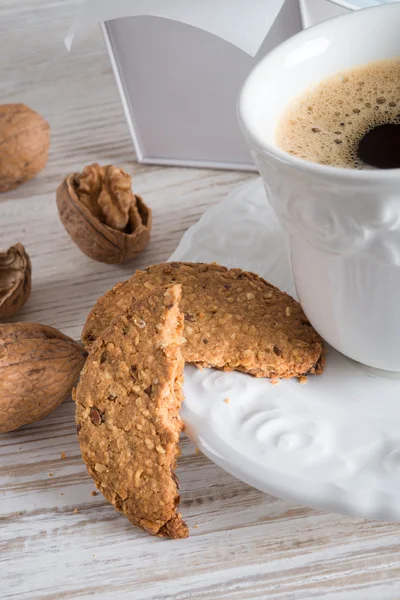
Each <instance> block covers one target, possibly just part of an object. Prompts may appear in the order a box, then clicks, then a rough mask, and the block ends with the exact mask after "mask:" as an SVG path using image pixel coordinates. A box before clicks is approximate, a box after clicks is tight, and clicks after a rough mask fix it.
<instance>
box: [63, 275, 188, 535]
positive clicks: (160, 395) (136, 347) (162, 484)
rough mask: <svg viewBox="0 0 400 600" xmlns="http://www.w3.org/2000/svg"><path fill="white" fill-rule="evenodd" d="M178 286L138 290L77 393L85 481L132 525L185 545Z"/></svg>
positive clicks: (105, 335)
mask: <svg viewBox="0 0 400 600" xmlns="http://www.w3.org/2000/svg"><path fill="white" fill-rule="evenodd" d="M180 297H181V286H180V285H177V284H176V285H172V287H168V286H167V287H165V286H163V285H162V284H160V285H154V286H152V287H151V288H147V287H144V286H142V288H141V293H140V294H136V296H135V298H132V297H130V298H129V302H128V298H127V303H126V308H127V309H128V308H129V312H128V313H127V314H121V313H122V311H120V316H119V317H118V318H117V319H116V320H115V321H113V323H112V325H111V326H110V327H109V328H106V329H105V330H103V331H102V332H101V333H100V334H99V336H98V339H97V341H96V343H95V344H93V347H92V349H91V352H90V354H89V358H88V360H87V362H86V365H85V367H84V369H83V371H82V375H81V380H80V382H79V384H78V387H77V389H76V395H75V399H76V424H77V431H78V436H79V443H80V447H81V452H82V456H83V459H84V461H85V463H86V466H87V469H88V472H89V474H90V475H91V476H92V477H93V479H94V480H95V482H96V484H97V486H98V487H99V489H100V490H101V491H102V493H103V494H104V496H105V497H106V499H107V500H108V501H109V502H111V503H112V504H113V505H114V506H115V507H116V508H117V509H118V510H121V511H122V512H123V513H124V514H125V515H126V516H127V517H128V519H129V520H130V521H131V522H132V523H133V524H134V525H138V526H139V527H142V528H143V529H145V530H146V531H147V532H148V533H151V534H153V535H159V536H162V537H171V538H183V537H187V535H188V528H187V526H186V524H185V523H184V522H183V521H182V519H181V517H180V515H179V514H177V512H176V507H177V505H178V503H179V494H178V480H177V478H176V476H175V474H174V469H175V463H176V458H177V456H178V454H179V448H178V442H179V434H180V431H181V429H182V421H181V419H180V416H179V408H180V405H181V401H182V391H181V388H182V381H183V366H184V362H183V358H182V355H181V351H180V345H181V342H182V332H183V314H182V313H181V312H180V310H179V301H180Z"/></svg>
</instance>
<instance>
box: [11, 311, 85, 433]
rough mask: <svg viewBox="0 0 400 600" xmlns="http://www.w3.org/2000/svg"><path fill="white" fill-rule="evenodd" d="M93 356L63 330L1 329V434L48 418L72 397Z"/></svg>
mask: <svg viewBox="0 0 400 600" xmlns="http://www.w3.org/2000/svg"><path fill="white" fill-rule="evenodd" d="M86 356H87V353H86V351H85V350H84V349H83V348H82V346H81V345H80V344H78V343H77V342H74V340H72V339H71V338H69V337H67V336H66V335H64V334H63V333H61V332H60V331H57V329H53V327H48V326H46V325H39V324H37V323H7V324H2V325H0V433H6V432H8V431H13V430H14V429H18V427H22V425H27V424H28V423H33V422H34V421H38V420H39V419H42V418H43V417H45V416H46V415H48V414H49V413H50V412H51V411H52V410H54V409H55V408H56V406H58V405H59V404H60V403H61V402H62V401H63V400H64V399H65V398H66V397H67V396H68V395H69V394H70V393H71V390H72V387H73V386H74V384H75V383H76V381H77V379H78V377H79V373H80V371H81V369H82V367H83V365H84V363H85V360H86Z"/></svg>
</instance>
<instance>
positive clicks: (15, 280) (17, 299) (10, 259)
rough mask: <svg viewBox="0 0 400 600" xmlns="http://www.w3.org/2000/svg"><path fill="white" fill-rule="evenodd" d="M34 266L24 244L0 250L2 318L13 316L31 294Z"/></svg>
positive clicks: (0, 304) (0, 311) (0, 315)
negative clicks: (5, 250)
mask: <svg viewBox="0 0 400 600" xmlns="http://www.w3.org/2000/svg"><path fill="white" fill-rule="evenodd" d="M31 274H32V267H31V261H30V259H29V256H28V254H27V252H26V250H25V248H24V247H23V245H22V244H19V243H18V244H15V245H14V246H11V248H9V249H8V250H7V252H0V319H5V318H7V317H12V316H13V315H15V314H16V313H17V312H18V311H19V309H20V308H21V307H22V306H23V305H24V304H25V302H26V301H27V300H28V298H29V296H30V294H31Z"/></svg>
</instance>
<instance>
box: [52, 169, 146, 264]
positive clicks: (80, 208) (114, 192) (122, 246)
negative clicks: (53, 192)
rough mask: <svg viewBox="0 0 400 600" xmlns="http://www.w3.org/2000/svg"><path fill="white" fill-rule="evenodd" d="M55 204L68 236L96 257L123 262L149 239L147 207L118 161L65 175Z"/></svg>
mask: <svg viewBox="0 0 400 600" xmlns="http://www.w3.org/2000/svg"><path fill="white" fill-rule="evenodd" d="M57 206H58V212H59V215H60V219H61V221H62V223H63V224H64V227H65V229H66V230H67V232H68V233H69V235H70V236H71V238H72V239H73V240H74V242H75V243H76V244H77V246H78V247H79V248H80V249H81V250H82V252H84V253H85V254H86V255H87V256H89V257H90V258H93V259H94V260H99V261H101V262H105V263H110V264H112V263H115V264H118V263H123V262H126V261H128V260H130V259H132V258H133V257H134V256H136V254H138V253H139V252H141V251H142V250H144V248H145V247H146V246H147V244H148V242H149V239H150V230H151V225H152V215H151V210H150V209H149V208H148V207H147V206H146V204H145V203H144V202H143V200H142V198H141V197H140V196H136V195H135V194H134V193H133V192H132V189H131V177H130V175H128V173H126V172H125V171H123V170H122V169H119V168H118V167H115V166H112V165H108V166H105V167H100V165H98V164H93V165H88V166H86V167H85V168H84V169H83V171H82V173H73V174H71V175H69V176H68V177H66V178H65V179H64V181H63V182H62V184H61V185H60V187H59V188H58V190H57Z"/></svg>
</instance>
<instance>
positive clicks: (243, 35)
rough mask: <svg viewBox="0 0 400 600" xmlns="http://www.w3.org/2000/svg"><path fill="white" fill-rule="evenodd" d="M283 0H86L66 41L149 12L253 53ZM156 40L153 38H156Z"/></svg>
mask: <svg viewBox="0 0 400 600" xmlns="http://www.w3.org/2000/svg"><path fill="white" fill-rule="evenodd" d="M284 2H285V0H86V1H85V2H84V4H83V6H82V7H81V11H80V12H79V14H78V15H77V17H76V19H75V21H74V23H73V25H72V27H71V29H70V30H69V32H68V34H67V37H66V38H65V44H66V46H67V48H68V49H69V50H70V49H71V45H72V41H73V38H74V36H75V34H76V33H77V32H78V31H79V30H81V29H83V28H86V27H88V26H91V25H94V24H96V23H102V22H104V21H109V20H111V19H117V18H119V17H130V16H138V15H151V16H157V17H164V18H165V19H172V20H174V21H180V22H182V23H187V24H188V25H192V26H194V27H198V28H199V29H203V30H204V31H208V32H210V33H212V34H214V35H216V36H218V37H220V38H222V39H224V40H226V41H228V42H230V43H231V44H234V45H235V46H237V47H238V48H241V49H242V50H244V51H245V52H247V53H248V54H250V55H251V56H255V55H256V54H257V52H258V50H259V48H260V46H261V44H262V43H263V41H264V39H265V37H266V35H267V33H268V32H269V30H270V29H271V27H272V25H273V23H274V21H275V19H276V17H277V16H278V14H279V11H280V10H281V8H282V6H283V4H284ZM155 43H156V42H155Z"/></svg>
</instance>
